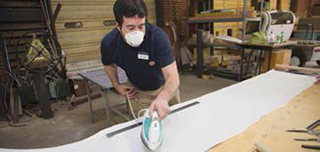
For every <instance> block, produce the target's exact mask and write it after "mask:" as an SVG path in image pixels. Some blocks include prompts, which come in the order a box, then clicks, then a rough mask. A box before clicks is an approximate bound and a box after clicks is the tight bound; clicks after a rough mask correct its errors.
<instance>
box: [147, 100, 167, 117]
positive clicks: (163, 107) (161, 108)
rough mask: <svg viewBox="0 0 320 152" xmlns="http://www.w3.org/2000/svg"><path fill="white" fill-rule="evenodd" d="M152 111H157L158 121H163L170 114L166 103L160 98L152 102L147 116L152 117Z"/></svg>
mask: <svg viewBox="0 0 320 152" xmlns="http://www.w3.org/2000/svg"><path fill="white" fill-rule="evenodd" d="M153 111H157V112H158V115H159V119H160V120H162V119H164V118H165V117H166V116H167V115H169V113H170V108H169V104H168V101H166V100H164V99H160V98H156V99H155V100H153V101H152V103H151V105H150V107H149V116H150V117H152V113H153Z"/></svg>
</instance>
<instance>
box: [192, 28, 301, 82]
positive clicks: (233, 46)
mask: <svg viewBox="0 0 320 152" xmlns="http://www.w3.org/2000/svg"><path fill="white" fill-rule="evenodd" d="M202 35H203V31H202V30H198V32H197V43H196V44H194V45H190V46H191V47H197V76H198V77H199V78H201V77H202V74H203V68H204V65H203V64H204V59H203V50H204V48H205V47H226V48H230V49H239V50H240V51H241V59H240V71H239V73H238V81H242V77H243V76H242V74H243V61H244V60H245V57H244V52H245V49H251V50H256V51H260V50H261V52H260V53H259V55H258V63H257V67H258V66H259V68H258V69H259V70H258V71H259V74H260V66H261V62H262V60H261V58H262V52H263V51H267V52H268V54H269V59H268V64H267V65H268V66H267V70H270V62H271V58H270V56H271V54H272V51H273V50H274V49H281V48H290V47H291V46H293V45H295V44H297V42H295V41H287V42H284V43H281V44H254V43H251V42H242V43H238V42H231V41H227V42H228V43H216V42H214V43H204V42H203V40H202ZM256 73H257V72H256Z"/></svg>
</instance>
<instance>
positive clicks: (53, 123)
mask: <svg viewBox="0 0 320 152" xmlns="http://www.w3.org/2000/svg"><path fill="white" fill-rule="evenodd" d="M180 79H181V85H180V94H181V99H182V101H188V100H190V99H193V98H196V97H199V96H202V95H204V94H207V93H210V92H213V91H216V90H219V89H221V88H224V87H226V86H229V85H232V84H234V83H236V82H235V81H232V80H228V79H223V78H218V77H214V78H212V79H210V80H203V79H198V78H197V77H196V76H195V75H193V74H184V75H181V76H180ZM109 100H110V102H111V103H110V104H111V105H112V104H114V103H115V102H117V101H124V100H125V99H124V97H122V96H119V95H117V94H115V93H114V92H111V93H110V94H109ZM104 105H105V102H104V101H103V99H102V98H99V99H96V100H94V106H93V107H94V110H95V112H94V119H95V122H94V123H93V124H91V122H90V114H89V108H88V106H89V104H88V103H85V104H82V105H78V106H77V107H75V108H70V107H71V105H70V103H69V102H63V103H60V104H59V105H58V104H57V103H54V104H53V105H52V108H53V109H54V110H55V116H54V118H51V119H47V120H45V119H41V118H39V117H37V116H35V115H33V117H28V116H26V115H23V116H22V117H21V118H20V122H22V123H25V124H27V125H26V126H24V127H11V126H9V125H8V122H5V121H2V122H0V147H1V148H44V147H53V146H59V145H63V144H68V143H72V142H76V141H79V140H81V139H84V138H87V137H89V136H91V135H93V134H95V133H97V132H98V131H100V130H102V129H105V128H106V119H105V110H104ZM111 119H112V120H113V121H115V122H114V123H113V124H112V125H114V124H116V123H120V122H124V120H123V119H122V118H119V117H118V116H114V114H113V113H111Z"/></svg>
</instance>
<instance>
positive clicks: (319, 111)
mask: <svg viewBox="0 0 320 152" xmlns="http://www.w3.org/2000/svg"><path fill="white" fill-rule="evenodd" d="M288 89H290V88H288ZM318 119H320V85H313V86H311V87H310V88H309V89H307V90H305V91H303V92H302V93H300V94H299V95H297V96H296V97H295V98H294V99H292V100H291V101H290V102H288V103H287V104H286V105H284V106H283V107H281V108H279V109H277V110H274V111H272V112H271V113H269V114H267V115H266V116H265V117H263V118H261V119H260V120H259V121H258V122H256V123H254V124H253V125H251V126H250V127H249V128H247V129H246V130H245V131H244V132H242V133H240V134H238V135H236V136H234V137H232V138H230V139H228V140H226V141H224V142H221V143H220V144H218V145H217V146H215V147H213V148H212V149H210V150H208V151H210V152H242V151H243V152H252V151H253V150H254V149H255V146H254V144H255V143H257V142H260V143H262V144H263V145H264V146H265V147H267V148H268V149H269V150H270V151H272V152H307V151H315V150H310V149H304V148H301V145H302V144H304V145H317V146H320V142H315V141H294V140H293V139H294V138H317V137H316V136H314V135H310V134H307V133H289V132H286V130H287V129H306V127H307V126H308V125H310V124H311V123H313V122H314V121H316V120H318ZM234 125H237V124H234ZM317 129H320V127H318V128H317ZM318 138H319V137H318Z"/></svg>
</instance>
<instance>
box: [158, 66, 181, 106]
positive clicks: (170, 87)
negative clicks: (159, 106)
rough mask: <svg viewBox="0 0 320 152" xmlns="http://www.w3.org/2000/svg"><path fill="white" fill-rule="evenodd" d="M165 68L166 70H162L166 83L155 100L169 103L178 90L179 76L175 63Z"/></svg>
mask: <svg viewBox="0 0 320 152" xmlns="http://www.w3.org/2000/svg"><path fill="white" fill-rule="evenodd" d="M166 68H167V69H164V70H163V74H164V77H165V80H166V82H165V84H164V87H163V90H162V91H161V92H160V93H159V95H158V96H157V98H160V99H163V100H166V101H168V102H169V101H170V100H171V99H172V97H173V96H174V95H175V94H176V91H177V90H178V87H179V84H180V80H179V74H178V70H177V67H176V63H175V62H174V63H173V64H172V65H169V67H166Z"/></svg>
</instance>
